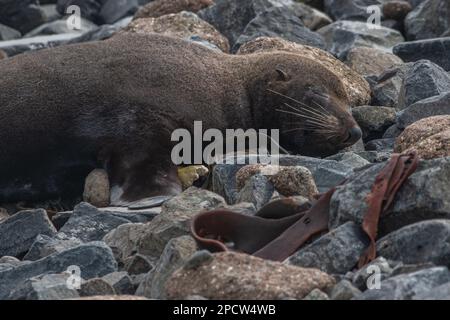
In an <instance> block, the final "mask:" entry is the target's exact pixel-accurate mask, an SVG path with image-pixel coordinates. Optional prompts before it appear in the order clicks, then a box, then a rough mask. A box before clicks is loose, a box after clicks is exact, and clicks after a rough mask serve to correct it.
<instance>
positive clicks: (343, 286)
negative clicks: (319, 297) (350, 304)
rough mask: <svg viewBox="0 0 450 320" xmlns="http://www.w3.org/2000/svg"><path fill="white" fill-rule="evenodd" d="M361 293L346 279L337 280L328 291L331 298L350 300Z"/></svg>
mask: <svg viewBox="0 0 450 320" xmlns="http://www.w3.org/2000/svg"><path fill="white" fill-rule="evenodd" d="M360 294H361V290H359V289H358V288H356V287H355V286H353V284H352V283H351V282H350V281H348V280H342V281H339V282H338V283H337V284H336V285H335V286H334V287H333V289H331V292H330V299H331V300H351V299H353V298H356V297H357V296H359V295H360Z"/></svg>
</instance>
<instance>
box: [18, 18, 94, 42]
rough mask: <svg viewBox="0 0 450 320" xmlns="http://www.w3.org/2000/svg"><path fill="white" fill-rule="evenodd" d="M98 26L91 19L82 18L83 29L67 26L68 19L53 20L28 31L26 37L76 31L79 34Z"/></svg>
mask: <svg viewBox="0 0 450 320" xmlns="http://www.w3.org/2000/svg"><path fill="white" fill-rule="evenodd" d="M95 28H97V25H96V24H94V23H92V22H90V21H89V20H85V19H82V20H81V29H80V30H78V29H76V30H72V29H69V28H68V27H67V20H66V19H61V20H56V21H52V22H48V23H45V24H43V25H40V26H39V27H37V28H35V29H33V30H31V31H30V32H28V33H27V34H26V35H25V36H24V38H30V37H36V36H44V35H52V34H62V33H76V34H78V35H80V34H82V33H84V32H88V31H90V30H93V29H95Z"/></svg>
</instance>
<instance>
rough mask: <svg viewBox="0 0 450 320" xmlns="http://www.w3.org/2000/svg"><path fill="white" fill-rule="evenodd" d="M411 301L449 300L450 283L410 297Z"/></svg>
mask: <svg viewBox="0 0 450 320" xmlns="http://www.w3.org/2000/svg"><path fill="white" fill-rule="evenodd" d="M412 299H413V300H450V282H447V283H444V284H443V285H440V286H438V287H436V288H433V289H431V290H430V291H428V292H421V293H418V294H416V295H415V296H413V297H412Z"/></svg>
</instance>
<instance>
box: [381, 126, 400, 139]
mask: <svg viewBox="0 0 450 320" xmlns="http://www.w3.org/2000/svg"><path fill="white" fill-rule="evenodd" d="M402 132H403V130H400V129H399V128H398V127H397V124H393V125H392V126H390V127H389V128H387V129H386V131H385V132H384V134H383V137H382V138H383V139H390V138H391V139H392V138H397V137H398V136H399V135H401V134H402Z"/></svg>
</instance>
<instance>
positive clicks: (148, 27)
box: [122, 11, 230, 52]
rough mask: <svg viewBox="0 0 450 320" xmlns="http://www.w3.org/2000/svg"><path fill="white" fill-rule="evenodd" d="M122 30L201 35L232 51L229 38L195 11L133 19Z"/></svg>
mask: <svg viewBox="0 0 450 320" xmlns="http://www.w3.org/2000/svg"><path fill="white" fill-rule="evenodd" d="M122 32H133V33H144V34H145V33H160V34H163V35H167V36H171V37H176V38H182V39H190V38H191V37H199V38H200V39H203V40H205V41H207V42H210V43H212V44H214V45H215V46H217V47H218V48H220V49H221V50H222V51H223V52H229V51H230V45H229V42H228V39H227V38H225V37H224V36H223V35H222V34H220V33H219V32H218V31H217V30H216V29H215V28H214V27H213V26H212V25H210V24H209V23H207V22H206V21H203V20H202V19H200V18H199V17H198V16H197V15H196V14H195V13H192V12H187V11H182V12H180V13H173V14H168V15H165V16H161V17H159V18H142V19H137V20H134V21H132V22H131V23H130V24H129V25H128V26H127V27H125V28H124V30H123V31H122Z"/></svg>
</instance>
